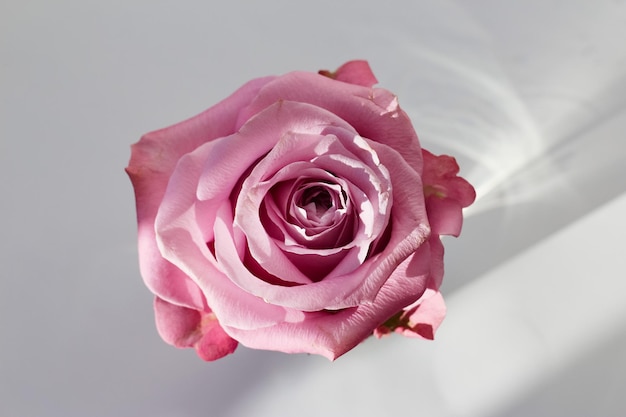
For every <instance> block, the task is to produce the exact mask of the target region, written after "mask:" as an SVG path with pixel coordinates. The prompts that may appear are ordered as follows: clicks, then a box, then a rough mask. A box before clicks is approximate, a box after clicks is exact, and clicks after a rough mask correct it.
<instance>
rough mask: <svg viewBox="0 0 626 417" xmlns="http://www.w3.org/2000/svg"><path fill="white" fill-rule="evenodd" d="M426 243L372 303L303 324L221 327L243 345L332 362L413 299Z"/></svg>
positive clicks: (419, 290) (425, 265) (424, 274)
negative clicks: (262, 327)
mask: <svg viewBox="0 0 626 417" xmlns="http://www.w3.org/2000/svg"><path fill="white" fill-rule="evenodd" d="M429 258H430V247H429V244H424V245H422V246H421V247H420V248H419V249H418V250H417V251H416V252H415V253H414V254H412V255H411V256H410V257H409V258H407V259H405V260H404V261H403V262H402V263H401V264H400V265H399V266H398V268H397V269H396V270H395V271H394V273H393V274H392V275H391V277H390V278H389V280H388V281H387V282H386V284H385V285H384V286H383V287H382V288H381V289H380V291H379V292H378V294H377V296H376V298H375V300H374V301H373V302H372V303H365V304H362V305H360V306H358V307H354V308H348V309H344V310H340V311H337V312H324V311H322V312H312V313H306V315H305V316H304V319H303V321H301V322H294V323H279V324H277V325H275V326H272V327H268V328H264V329H259V330H257V331H245V330H241V329H237V328H232V327H225V330H226V332H227V333H229V334H230V335H231V336H232V337H234V338H236V339H237V340H239V342H240V343H241V344H243V345H245V346H248V347H252V348H255V349H271V350H278V351H282V352H286V353H298V352H307V353H314V354H319V355H322V356H325V357H327V358H328V359H330V360H334V359H336V358H338V357H339V356H341V355H343V354H344V353H346V352H347V351H349V350H350V349H352V348H353V347H355V346H356V345H357V344H359V343H360V342H362V341H363V340H364V339H365V338H367V337H368V336H369V335H370V334H371V333H372V332H373V331H374V329H375V328H376V327H378V326H379V325H380V324H382V322H384V321H385V320H386V319H387V318H388V317H390V316H391V315H392V314H393V313H394V312H396V311H398V310H400V309H401V308H402V307H403V306H406V305H409V304H411V303H413V302H414V301H415V300H417V299H418V298H419V297H420V296H421V295H422V294H423V293H424V291H425V290H426V283H427V282H428V281H429Z"/></svg>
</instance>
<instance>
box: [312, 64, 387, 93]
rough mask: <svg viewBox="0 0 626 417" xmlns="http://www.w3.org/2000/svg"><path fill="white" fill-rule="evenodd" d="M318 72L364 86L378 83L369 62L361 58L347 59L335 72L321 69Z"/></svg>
mask: <svg viewBox="0 0 626 417" xmlns="http://www.w3.org/2000/svg"><path fill="white" fill-rule="evenodd" d="M319 74H321V75H324V76H326V77H330V78H332V79H335V80H337V81H343V82H345V83H350V84H356V85H362V86H364V87H372V86H373V85H374V84H377V83H378V80H377V79H376V77H375V76H374V73H373V72H372V69H371V68H370V64H369V63H368V62H367V61H363V60H355V61H348V62H346V63H345V64H343V65H342V66H340V67H339V68H338V69H337V70H336V71H335V72H330V71H327V70H321V71H319Z"/></svg>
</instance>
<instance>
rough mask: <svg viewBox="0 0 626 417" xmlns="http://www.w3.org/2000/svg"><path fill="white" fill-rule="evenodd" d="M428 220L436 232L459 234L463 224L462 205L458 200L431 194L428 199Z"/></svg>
mask: <svg viewBox="0 0 626 417" xmlns="http://www.w3.org/2000/svg"><path fill="white" fill-rule="evenodd" d="M426 209H427V211H428V221H429V222H430V228H431V230H432V232H433V233H434V234H437V235H450V236H459V234H461V227H462V226H463V212H462V207H461V205H460V204H459V202H458V201H457V200H453V199H450V198H438V197H435V196H430V197H428V198H427V199H426Z"/></svg>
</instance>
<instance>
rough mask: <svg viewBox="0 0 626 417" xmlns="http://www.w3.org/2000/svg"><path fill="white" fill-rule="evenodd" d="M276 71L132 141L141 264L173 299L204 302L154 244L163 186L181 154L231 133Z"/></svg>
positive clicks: (158, 289)
mask: <svg viewBox="0 0 626 417" xmlns="http://www.w3.org/2000/svg"><path fill="white" fill-rule="evenodd" d="M272 79H273V77H267V78H259V79H256V80H253V81H250V82H249V83H247V84H245V85H244V86H243V87H241V88H240V89H239V90H237V91H236V92H235V93H234V94H233V95H231V96H230V97H228V98H227V99H225V100H223V101H222V102H220V103H218V104H217V105H215V106H213V107H211V108H210V109H208V110H206V111H205V112H203V113H201V114H199V115H198V116H195V117H193V118H191V119H189V120H187V121H184V122H181V123H178V124H176V125H174V126H171V127H168V128H165V129H161V130H157V131H155V132H151V133H148V134H146V135H145V136H143V137H142V138H141V140H140V141H139V142H137V143H136V144H134V145H133V146H132V154H131V158H130V162H129V164H128V167H127V168H126V172H127V173H128V175H129V177H130V180H131V182H132V184H133V187H134V190H135V200H136V205H137V223H138V237H139V239H138V240H139V265H140V269H141V274H142V276H143V278H144V281H145V283H146V285H147V286H148V288H150V290H151V291H152V292H153V293H155V294H157V295H159V296H160V297H161V298H163V299H165V300H168V301H170V302H173V303H175V304H180V305H184V306H187V307H192V308H202V307H203V306H204V299H203V296H202V293H201V292H200V291H199V289H198V288H197V286H196V285H194V283H193V282H191V281H190V280H189V279H188V278H187V277H186V276H185V274H183V273H182V272H181V271H180V270H178V268H176V267H175V266H173V265H172V264H170V263H169V262H167V261H165V260H164V259H163V258H162V257H161V254H160V252H159V250H158V248H157V246H156V240H155V235H154V220H155V216H156V213H157V210H158V207H159V205H160V203H161V200H162V199H163V195H164V194H165V189H166V187H167V183H168V181H169V178H170V175H171V174H172V172H173V170H174V167H175V166H176V164H177V162H178V160H179V159H180V157H181V156H182V155H184V154H186V153H188V152H190V151H192V150H194V149H195V148H197V147H198V146H200V145H201V144H202V143H205V142H207V141H211V140H213V139H215V138H218V137H220V136H224V135H227V134H230V133H232V132H233V131H234V129H235V124H236V120H237V117H238V115H239V111H240V109H241V108H242V107H244V106H246V105H248V104H249V103H250V101H251V100H252V98H253V97H254V96H255V95H256V94H257V92H258V91H259V89H260V88H261V87H262V86H263V85H265V84H267V83H268V82H270V81H271V80H272Z"/></svg>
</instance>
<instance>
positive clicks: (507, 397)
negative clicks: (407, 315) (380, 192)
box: [0, 0, 626, 417]
mask: <svg viewBox="0 0 626 417" xmlns="http://www.w3.org/2000/svg"><path fill="white" fill-rule="evenodd" d="M0 16H1V17H0V52H1V56H2V59H1V61H0V174H1V175H2V177H1V179H0V195H1V196H2V197H1V199H0V207H1V208H2V224H1V227H2V229H1V230H2V240H1V243H0V245H2V247H1V249H2V250H1V251H0V262H1V265H2V267H3V268H2V271H3V272H2V277H1V280H0V355H1V356H0V415H2V416H8V417H11V416H69V417H71V416H86V415H87V416H94V417H98V416H139V415H151V416H155V417H161V416H162V417H168V416H265V415H267V416H282V415H296V414H297V415H301V416H308V415H310V416H321V415H330V416H334V415H352V414H356V413H358V414H360V415H384V414H385V415H428V416H493V417H496V416H522V415H557V416H560V415H567V416H586V415H602V416H621V415H624V414H625V413H626V399H624V397H623V396H622V395H621V391H622V390H623V387H624V386H625V385H626V378H625V377H624V375H626V355H625V353H624V352H626V342H625V340H626V332H625V331H624V329H625V328H626V311H625V308H624V307H623V306H622V305H626V303H624V302H623V299H624V297H625V296H626V284H624V280H623V278H624V276H626V267H625V265H624V257H623V255H622V254H621V252H622V251H623V247H624V245H623V242H622V236H623V235H624V232H626V222H625V221H624V216H623V213H624V212H625V211H626V200H625V199H626V197H625V195H626V141H625V138H624V132H625V131H626V49H624V48H623V39H624V38H625V37H626V25H624V22H626V3H625V2H623V1H596V2H593V3H591V2H587V1H583V0H578V1H570V2H564V1H556V0H553V1H527V2H516V4H513V3H512V2H498V1H486V0H471V1H442V2H437V3H436V4H435V3H434V2H428V1H395V2H392V3H390V4H387V5H384V6H383V5H382V4H381V2H374V1H359V2H356V1H346V2H331V1H327V0H320V1H315V2H287V1H280V0H271V1H266V2H263V3H262V4H261V3H258V4H252V2H244V1H233V2H211V1H209V2H207V1H179V2H173V1H164V0H163V1H152V2H148V1H135V2H122V1H109V2H95V1H89V0H88V1H85V0H82V1H78V0H75V1H72V0H59V1H55V2H44V1H40V0H36V1H32V2H25V3H18V2H12V4H11V3H8V2H5V3H2V4H0ZM355 58H360V59H368V60H369V61H370V64H371V66H372V68H373V70H374V72H375V74H376V75H377V77H378V79H379V81H380V85H381V86H383V87H386V88H388V89H390V90H392V91H394V92H395V93H397V94H398V96H399V100H400V104H401V106H402V107H403V108H404V109H405V110H406V111H407V112H408V113H409V115H410V116H411V118H412V120H413V122H414V124H415V126H416V130H417V131H418V134H419V135H420V139H421V141H422V143H423V145H424V147H426V148H428V149H430V150H432V151H434V152H436V153H450V154H453V155H455V156H457V159H458V160H459V163H460V165H461V167H462V173H463V174H464V175H465V176H466V177H468V178H469V179H470V180H471V181H472V182H473V183H474V184H475V185H476V186H477V189H478V191H479V198H478V201H477V202H476V204H475V205H474V206H473V207H471V208H470V209H469V210H468V211H467V216H468V217H467V221H466V223H465V227H464V231H463V234H462V236H461V238H460V239H447V240H446V242H445V243H446V247H447V253H446V261H447V264H446V268H447V269H446V278H445V281H444V287H443V291H444V295H445V296H446V298H447V300H448V305H449V314H448V318H447V319H446V322H444V325H443V326H442V327H441V329H440V332H439V334H438V337H437V340H436V341H434V342H426V341H420V340H408V339H402V338H400V337H389V338H386V339H383V340H380V341H376V340H368V341H367V342H365V343H364V344H363V345H361V346H359V347H357V348H356V349H355V350H354V351H352V352H350V353H349V354H347V355H346V356H344V357H342V358H340V359H339V360H338V361H336V362H334V363H329V362H328V361H326V360H325V359H323V358H318V357H313V356H308V355H292V356H290V355H284V354H280V353H274V352H260V351H254V350H249V349H246V348H243V347H241V348H239V349H238V351H237V352H236V353H235V354H234V355H231V356H230V357H228V358H225V359H223V360H221V361H219V362H215V363H204V362H202V361H201V360H200V359H198V358H197V357H196V356H195V353H194V352H193V351H189V350H187V351H182V350H177V349H175V348H172V347H170V346H168V345H166V344H164V343H163V342H162V341H161V340H160V338H159V337H158V335H157V334H156V330H155V328H154V322H153V320H154V319H153V315H152V296H151V295H150V293H149V292H148V290H147V289H146V288H145V287H144V286H143V283H142V282H141V278H140V276H139V271H138V266H137V250H136V245H135V238H136V235H135V232H136V228H135V227H136V226H135V217H134V216H135V214H134V201H133V195H132V189H131V186H130V182H129V181H128V179H127V178H126V176H125V174H124V172H123V168H124V167H125V166H126V164H127V161H128V157H129V155H130V149H129V146H130V144H132V143H134V142H135V141H137V140H138V138H139V137H140V136H141V135H142V134H143V133H146V132H147V131H150V130H154V129H157V128H160V127H164V126H167V125H169V124H172V123H174V122H177V121H180V120H183V119H185V118H187V117H189V116H192V115H194V114H196V113H198V112H200V111H202V110H204V109H205V108H207V107H209V106H210V105H212V104H214V103H216V102H217V101H218V100H220V99H222V98H224V97H225V96H227V95H228V94H230V93H231V92H232V91H234V90H235V89H236V88H237V87H238V86H240V85H241V84H242V83H244V82H245V81H247V80H248V79H250V78H254V77H258V76H262V75H268V74H280V73H284V72H288V71H291V70H296V69H301V70H310V71H316V70H318V69H322V68H326V69H333V68H336V67H337V66H338V65H340V64H341V63H343V62H344V61H346V60H349V59H355Z"/></svg>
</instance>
